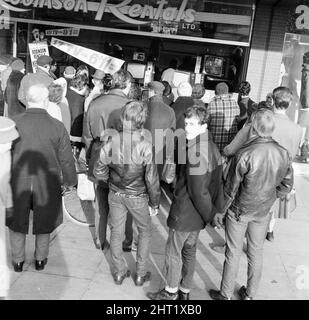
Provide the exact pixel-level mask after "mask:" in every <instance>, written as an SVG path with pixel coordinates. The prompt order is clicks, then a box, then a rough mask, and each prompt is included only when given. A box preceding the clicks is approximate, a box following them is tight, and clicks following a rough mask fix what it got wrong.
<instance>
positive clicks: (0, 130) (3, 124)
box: [0, 117, 19, 144]
mask: <svg viewBox="0 0 309 320" xmlns="http://www.w3.org/2000/svg"><path fill="white" fill-rule="evenodd" d="M18 137H19V134H18V132H17V130H16V128H15V122H14V121H13V120H11V119H9V118H7V117H0V143H2V144H4V143H9V142H11V141H14V140H15V139H16V138H18Z"/></svg>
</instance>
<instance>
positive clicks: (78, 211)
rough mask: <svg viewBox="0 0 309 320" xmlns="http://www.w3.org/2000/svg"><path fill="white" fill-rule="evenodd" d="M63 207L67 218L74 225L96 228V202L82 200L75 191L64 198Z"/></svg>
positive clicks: (66, 194)
mask: <svg viewBox="0 0 309 320" xmlns="http://www.w3.org/2000/svg"><path fill="white" fill-rule="evenodd" d="M62 206H63V211H64V213H65V214H66V216H67V217H68V218H69V219H70V220H71V221H73V222H74V223H77V224H79V225H83V226H89V227H94V223H95V207H94V202H93V201H83V200H80V198H79V197H78V195H77V190H76V189H73V190H72V191H70V192H67V193H65V194H64V195H63V196H62Z"/></svg>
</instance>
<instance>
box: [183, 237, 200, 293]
mask: <svg viewBox="0 0 309 320" xmlns="http://www.w3.org/2000/svg"><path fill="white" fill-rule="evenodd" d="M199 233H200V232H199V231H194V232H190V235H189V237H188V238H187V240H186V241H185V243H184V246H183V248H182V251H181V255H182V270H181V275H182V280H181V283H180V285H181V288H183V289H186V290H190V289H191V287H192V279H193V275H194V271H195V262H196V247H197V240H198V236H199Z"/></svg>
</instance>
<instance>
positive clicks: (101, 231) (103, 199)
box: [95, 182, 109, 245]
mask: <svg viewBox="0 0 309 320" xmlns="http://www.w3.org/2000/svg"><path fill="white" fill-rule="evenodd" d="M108 192H109V189H108V188H106V186H105V185H104V184H102V183H101V182H99V183H98V185H97V187H96V198H97V200H96V201H97V208H98V209H97V212H98V213H99V215H98V216H96V223H95V225H96V234H97V238H99V240H100V244H101V245H104V243H105V241H106V229H107V219H108V211H109V206H108Z"/></svg>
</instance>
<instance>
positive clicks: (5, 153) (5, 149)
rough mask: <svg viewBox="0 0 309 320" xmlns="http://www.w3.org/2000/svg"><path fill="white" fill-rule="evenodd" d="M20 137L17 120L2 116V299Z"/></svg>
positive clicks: (0, 239)
mask: <svg viewBox="0 0 309 320" xmlns="http://www.w3.org/2000/svg"><path fill="white" fill-rule="evenodd" d="M17 138H18V132H17V131H16V129H15V122H14V121H12V120H11V119H8V118H5V117H0V163H1V170H0V299H1V298H4V297H5V296H7V294H8V289H9V286H10V281H9V275H10V274H9V270H8V267H7V261H6V256H7V254H6V241H5V215H6V209H8V211H9V208H12V206H13V200H12V191H11V186H10V179H11V151H10V150H11V145H12V141H14V140H15V139H17Z"/></svg>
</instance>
